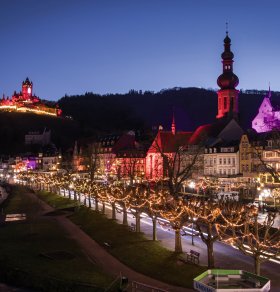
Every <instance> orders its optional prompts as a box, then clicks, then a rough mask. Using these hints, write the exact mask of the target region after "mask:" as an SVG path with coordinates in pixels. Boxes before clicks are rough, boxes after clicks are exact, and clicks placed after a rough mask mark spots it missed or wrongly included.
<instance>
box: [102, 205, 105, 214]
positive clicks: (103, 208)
mask: <svg viewBox="0 0 280 292" xmlns="http://www.w3.org/2000/svg"><path fill="white" fill-rule="evenodd" d="M102 214H104V215H105V202H102Z"/></svg>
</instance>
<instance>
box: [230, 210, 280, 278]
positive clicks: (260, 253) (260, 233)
mask: <svg viewBox="0 0 280 292" xmlns="http://www.w3.org/2000/svg"><path fill="white" fill-rule="evenodd" d="M275 216H276V214H275V213H268V215H267V217H266V219H265V220H264V221H263V223H262V224H260V223H259V222H258V210H257V209H255V210H254V211H253V212H246V213H245V214H244V217H243V224H241V225H239V224H236V223H232V222H231V224H230V228H229V231H230V232H231V237H230V238H228V239H226V240H225V241H227V242H229V243H231V244H232V245H235V246H237V247H238V248H239V249H240V250H241V251H242V252H243V253H244V254H245V255H248V256H250V257H252V258H253V259H254V269H255V273H256V274H257V275H260V267H261V263H263V262H265V261H268V260H269V259H271V258H276V257H277V256H278V255H279V254H280V228H274V227H273V224H274V219H275ZM229 221H231V220H229Z"/></svg>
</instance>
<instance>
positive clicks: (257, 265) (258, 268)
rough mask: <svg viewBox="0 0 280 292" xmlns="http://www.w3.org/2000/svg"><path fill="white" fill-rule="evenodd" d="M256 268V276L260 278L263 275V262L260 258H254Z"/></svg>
mask: <svg viewBox="0 0 280 292" xmlns="http://www.w3.org/2000/svg"><path fill="white" fill-rule="evenodd" d="M254 268H255V274H257V275H258V276H260V275H261V261H260V257H259V256H255V257H254Z"/></svg>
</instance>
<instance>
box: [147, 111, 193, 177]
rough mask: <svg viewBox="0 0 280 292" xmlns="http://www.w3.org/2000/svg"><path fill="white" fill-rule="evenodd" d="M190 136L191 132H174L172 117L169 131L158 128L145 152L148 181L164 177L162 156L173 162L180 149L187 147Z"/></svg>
mask: <svg viewBox="0 0 280 292" xmlns="http://www.w3.org/2000/svg"><path fill="white" fill-rule="evenodd" d="M191 135H192V132H177V131H176V125H175V118H174V115H173V119H172V125H171V131H164V130H163V129H162V127H161V126H160V127H159V130H158V133H157V135H156V137H155V139H154V141H153V143H152V145H151V146H150V148H149V150H148V152H147V156H146V178H147V179H148V180H158V179H162V178H164V177H166V176H167V165H165V163H164V161H163V156H165V157H168V158H169V159H171V160H173V158H174V157H175V154H176V153H177V156H178V153H179V151H180V149H182V147H185V146H187V145H188V142H189V138H190V137H191ZM180 152H181V151H180ZM186 157H187V156H186ZM181 163H182V161H181Z"/></svg>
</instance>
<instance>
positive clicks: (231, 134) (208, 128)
mask: <svg viewBox="0 0 280 292" xmlns="http://www.w3.org/2000/svg"><path fill="white" fill-rule="evenodd" d="M242 134H243V130H242V128H241V127H240V125H239V124H238V123H237V122H236V120H235V119H231V120H228V119H226V118H224V119H218V120H217V121H215V122H214V123H212V124H206V125H202V126H199V127H198V128H197V129H196V130H195V131H194V133H193V134H192V136H191V138H190V140H189V143H190V144H192V145H198V144H201V143H203V144H204V145H208V146H211V145H215V144H217V143H219V142H221V141H223V142H224V143H227V142H230V141H234V140H238V139H240V137H241V136H242Z"/></svg>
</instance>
